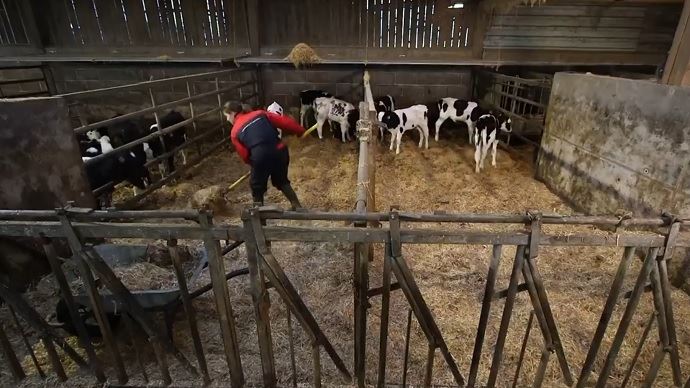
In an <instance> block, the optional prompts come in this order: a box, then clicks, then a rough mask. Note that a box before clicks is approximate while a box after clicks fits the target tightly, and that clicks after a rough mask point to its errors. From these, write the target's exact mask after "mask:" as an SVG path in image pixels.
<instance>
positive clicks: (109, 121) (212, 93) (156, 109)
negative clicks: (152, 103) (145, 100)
mask: <svg viewBox="0 0 690 388" xmlns="http://www.w3.org/2000/svg"><path fill="white" fill-rule="evenodd" d="M249 84H251V81H250V82H245V83H242V84H239V85H235V86H230V87H227V88H222V89H220V90H217V91H216V90H212V91H210V92H205V93H200V94H196V95H194V96H192V97H184V98H181V99H179V100H174V101H170V102H166V103H163V104H159V105H157V106H156V107H150V108H144V109H141V110H138V111H134V112H130V113H126V114H123V115H121V116H117V117H113V118H111V119H107V120H102V121H98V122H95V123H91V124H88V125H83V126H81V127H78V128H75V129H74V133H76V134H80V133H85V132H87V131H89V130H91V129H96V128H100V127H105V126H109V125H112V124H116V123H119V122H122V121H125V120H129V119H133V118H136V117H141V116H145V115H147V114H149V113H153V112H160V111H163V110H165V109H168V108H174V107H176V106H178V105H181V104H185V103H188V102H191V101H196V100H200V99H202V98H206V97H212V96H215V95H216V94H218V93H224V92H230V91H233V90H236V89H237V88H241V87H243V86H247V85H249ZM163 129H165V128H159V130H163Z"/></svg>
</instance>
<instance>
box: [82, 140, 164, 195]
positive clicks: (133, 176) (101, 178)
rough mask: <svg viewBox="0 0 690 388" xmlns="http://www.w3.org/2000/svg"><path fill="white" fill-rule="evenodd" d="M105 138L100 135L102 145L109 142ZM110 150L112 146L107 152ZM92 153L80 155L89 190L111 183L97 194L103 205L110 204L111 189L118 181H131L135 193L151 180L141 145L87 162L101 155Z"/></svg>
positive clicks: (113, 189)
mask: <svg viewBox="0 0 690 388" xmlns="http://www.w3.org/2000/svg"><path fill="white" fill-rule="evenodd" d="M107 138H108V137H107V136H102V137H101V138H100V139H99V140H101V144H102V145H103V144H105V143H108V145H110V144H109V142H107V141H105V140H104V139H107ZM111 151H112V146H111V147H110V151H109V152H111ZM103 153H107V152H103ZM92 155H93V156H91V157H88V156H87V157H82V160H83V161H84V163H85V166H84V167H85V169H86V176H87V178H88V180H89V186H91V190H96V189H98V188H99V187H102V186H104V185H106V184H108V183H109V182H112V185H111V186H110V187H108V188H107V189H105V190H104V191H103V192H101V194H100V196H99V197H100V199H101V205H102V206H103V207H108V206H110V202H111V198H112V194H113V191H115V185H117V184H118V183H120V182H123V181H127V182H129V183H131V184H132V185H133V186H134V194H135V195H136V194H139V192H140V190H144V189H146V187H148V185H149V183H150V182H151V176H150V174H149V170H148V169H147V168H146V166H145V164H146V154H145V153H144V151H143V147H142V146H141V145H138V146H135V147H133V148H131V149H129V150H127V151H123V152H120V153H114V154H112V155H111V156H109V157H106V158H103V159H101V160H96V161H94V162H91V163H89V162H88V161H89V160H91V159H92V157H95V156H98V155H101V153H98V152H93V153H92Z"/></svg>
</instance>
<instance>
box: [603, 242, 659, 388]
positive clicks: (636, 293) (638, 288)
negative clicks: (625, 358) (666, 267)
mask: <svg viewBox="0 0 690 388" xmlns="http://www.w3.org/2000/svg"><path fill="white" fill-rule="evenodd" d="M658 253H659V248H651V249H650V250H649V253H647V257H646V258H645V260H644V263H643V264H642V268H641V269H640V273H639V275H638V276H637V281H636V282H635V287H634V288H633V292H632V295H631V296H630V299H629V300H628V305H627V306H626V307H625V312H624V313H623V317H622V318H621V322H620V324H619V325H618V330H616V334H615V337H614V338H613V343H611V348H610V349H609V353H608V355H607V356H606V361H605V362H604V366H603V368H602V370H601V372H600V373H599V380H597V385H596V387H597V388H604V387H605V386H606V383H607V380H608V378H609V375H610V374H611V369H613V364H614V363H615V362H616V358H617V357H618V352H619V351H620V347H621V345H622V344H623V340H624V339H625V334H626V333H627V331H628V328H629V327H630V323H631V321H632V318H633V315H634V314H635V310H636V309H637V304H638V303H639V301H640V297H641V296H642V293H643V292H644V286H645V283H646V282H647V279H648V278H649V272H650V271H651V270H652V265H654V261H655V259H656V256H657V254H658Z"/></svg>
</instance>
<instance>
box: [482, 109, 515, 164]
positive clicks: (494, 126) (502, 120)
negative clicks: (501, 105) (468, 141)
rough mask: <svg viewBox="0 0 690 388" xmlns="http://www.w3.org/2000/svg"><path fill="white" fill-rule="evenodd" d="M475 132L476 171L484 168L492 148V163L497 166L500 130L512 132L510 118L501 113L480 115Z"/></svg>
mask: <svg viewBox="0 0 690 388" xmlns="http://www.w3.org/2000/svg"><path fill="white" fill-rule="evenodd" d="M476 124H477V128H476V129H477V130H476V132H475V133H474V144H475V145H474V147H475V149H474V171H475V172H479V171H480V170H481V169H482V168H484V159H485V158H486V155H488V153H489V148H491V149H492V151H493V152H492V157H491V165H492V166H494V167H496V148H497V147H498V131H499V130H500V131H503V132H507V133H510V132H512V130H513V129H512V127H511V122H510V118H508V117H506V116H505V115H503V114H501V113H489V114H485V115H482V116H480V117H479V119H478V120H477V122H476Z"/></svg>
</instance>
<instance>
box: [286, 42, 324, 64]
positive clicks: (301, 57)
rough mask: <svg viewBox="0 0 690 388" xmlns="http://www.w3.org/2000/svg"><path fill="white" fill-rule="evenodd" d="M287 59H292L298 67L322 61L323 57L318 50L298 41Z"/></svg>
mask: <svg viewBox="0 0 690 388" xmlns="http://www.w3.org/2000/svg"><path fill="white" fill-rule="evenodd" d="M285 59H287V60H288V61H290V62H291V63H292V64H293V65H294V66H295V68H296V69H299V68H301V67H304V66H310V65H313V64H315V63H321V61H322V59H321V57H319V56H318V54H316V51H314V49H313V48H311V47H310V46H309V45H308V44H306V43H297V44H296V45H295V47H293V48H292V50H291V51H290V54H288V56H287V57H285Z"/></svg>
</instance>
